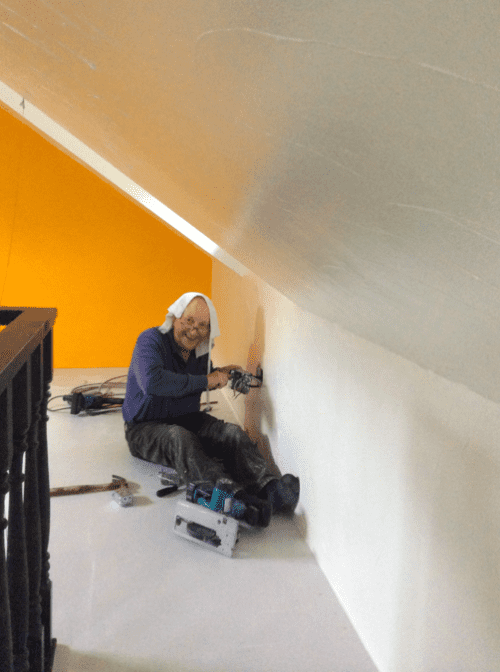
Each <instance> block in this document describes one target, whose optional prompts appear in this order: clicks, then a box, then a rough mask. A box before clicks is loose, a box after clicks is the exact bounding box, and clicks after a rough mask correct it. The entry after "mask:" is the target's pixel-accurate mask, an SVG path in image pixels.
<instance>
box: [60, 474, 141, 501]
mask: <svg viewBox="0 0 500 672" xmlns="http://www.w3.org/2000/svg"><path fill="white" fill-rule="evenodd" d="M112 479H113V480H112V481H111V483H105V484H103V485H68V486H65V487H62V488H51V489H50V496H51V497H60V496H62V495H84V494H86V493H88V492H105V491H106V490H115V491H116V492H113V499H115V500H116V501H118V503H119V504H120V505H121V506H130V505H131V504H132V502H133V497H132V492H131V490H130V486H129V484H128V482H127V480H126V479H125V478H123V477H122V476H114V475H113V476H112Z"/></svg>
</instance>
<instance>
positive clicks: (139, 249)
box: [0, 108, 212, 368]
mask: <svg viewBox="0 0 500 672" xmlns="http://www.w3.org/2000/svg"><path fill="white" fill-rule="evenodd" d="M211 281H212V260H211V258H210V257H209V255H207V254H206V253H205V252H202V251H200V250H199V249H198V248H197V247H195V246H194V245H193V244H192V243H190V242H189V241H187V240H186V239H184V238H183V237H181V236H180V235H179V234H177V233H176V232H175V231H174V230H172V229H170V228H168V227H167V226H165V225H164V224H163V223H162V222H160V221H159V220H157V219H156V218H155V217H153V216H152V215H150V214H149V213H147V212H146V211H145V210H143V209H142V208H141V207H140V206H138V205H136V204H134V203H133V202H132V201H130V200H129V199H128V198H127V197H126V196H123V195H122V194H121V193H119V192H118V191H117V190H116V189H114V188H113V187H111V186H110V185H109V184H108V183H106V182H105V181H103V180H102V179H100V178H99V177H97V176H96V175H95V174H94V173H93V172H91V171H90V170H88V169H86V168H85V167H83V166H82V165H81V164H80V163H78V162H77V161H76V160H74V159H72V158H70V157H69V156H68V155H66V154H65V153H64V152H63V151H61V150H60V149H58V148H57V147H55V146H54V145H52V144H51V143H49V142H48V141H47V140H46V139H44V138H43V137H41V136H40V135H38V134H37V133H36V132H35V131H33V130H32V129H31V128H30V127H29V126H28V125H27V124H25V123H24V122H23V121H21V120H20V119H18V118H16V117H15V116H14V115H12V114H10V113H9V112H7V111H6V110H4V109H2V108H0V305H2V306H41V307H44V306H47V307H56V308H57V309H58V318H57V321H56V326H55V331H54V366H55V367H56V368H80V367H82V368H83V367H122V366H128V365H129V363H130V357H131V354H132V349H133V346H134V343H135V340H136V338H137V336H138V334H139V333H140V332H141V331H143V330H144V329H146V328H148V327H152V326H156V325H159V324H161V323H162V322H163V320H164V317H165V314H166V312H167V308H168V306H169V305H170V304H171V303H172V302H173V301H174V300H175V299H176V298H177V297H178V296H180V295H181V294H182V293H184V292H187V291H199V292H202V293H204V294H206V295H207V296H211Z"/></svg>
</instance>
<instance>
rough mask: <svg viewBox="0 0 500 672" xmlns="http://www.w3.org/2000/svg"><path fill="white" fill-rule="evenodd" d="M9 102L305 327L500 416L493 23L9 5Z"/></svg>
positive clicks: (497, 94)
mask: <svg viewBox="0 0 500 672" xmlns="http://www.w3.org/2000/svg"><path fill="white" fill-rule="evenodd" d="M0 80H1V81H2V82H4V83H5V84H7V85H8V86H9V87H11V88H12V89H14V90H15V91H16V92H17V93H19V94H20V95H21V96H24V97H25V99H26V100H28V101H29V102H30V103H32V104H33V105H35V106H36V107H37V108H39V109H40V110H42V111H43V112H45V113H46V114H47V115H48V116H49V117H51V118H52V119H54V120H55V121H56V122H58V123H59V124H61V125H62V126H63V127H64V128H66V129H67V130H68V131H69V132H70V133H72V134H73V135H74V136H76V137H77V138H79V139H80V140H81V141H82V142H84V143H85V144H87V145H88V146H89V147H90V148H92V149H93V150H95V151H96V152H97V153H98V154H100V155H101V156H102V157H103V158H105V159H106V160H107V161H109V162H110V163H111V164H112V165H114V166H115V167H116V168H118V169H119V170H121V171H123V173H125V174H126V175H127V176H128V177H130V179H132V180H134V181H135V182H136V183H137V184H139V185H140V186H141V187H143V188H144V189H145V190H147V191H148V192H150V193H151V194H152V195H153V196H154V197H156V198H157V199H159V200H160V201H161V202H162V203H165V204H166V205H167V206H168V207H169V208H171V209H172V210H174V211H175V212H177V213H178V214H179V215H181V216H182V217H183V218H185V219H186V220H187V221H188V222H190V223H191V224H192V225H194V226H195V227H196V228H198V229H199V230H200V231H202V232H203V233H204V234H206V235H207V236H208V237H209V238H210V239H211V240H213V241H215V242H216V243H217V244H218V245H219V246H220V247H221V248H223V249H225V250H227V251H228V252H229V254H231V255H233V257H235V258H236V259H238V260H239V261H240V262H242V263H243V264H244V265H245V266H246V267H247V268H249V269H251V270H252V271H254V272H255V273H257V274H258V275H259V276H261V277H262V278H263V279H264V280H266V281H267V282H268V283H269V284H271V285H272V286H274V287H275V288H276V289H278V290H279V291H280V292H282V293H283V294H284V295H285V296H287V297H289V298H290V299H292V300H293V301H294V302H295V303H297V304H298V305H299V306H301V307H306V308H308V309H309V310H310V311H312V312H313V313H316V314H317V315H320V316H322V317H324V318H326V319H328V320H331V321H333V322H335V323H338V324H340V325H342V326H343V327H345V328H347V329H349V330H350V331H352V332H353V333H355V334H358V335H360V336H362V337H364V338H367V339H369V340H371V341H374V342H376V343H378V344H380V345H382V346H384V347H386V348H388V349H390V350H391V351H393V352H396V353H398V354H401V355H402V356H404V357H406V358H408V359H411V360H413V361H415V362H417V363H418V364H420V365H422V366H423V367H424V368H429V369H432V370H434V371H436V372H437V373H440V374H442V375H444V376H447V377H448V378H450V379H451V380H453V381H457V382H460V383H463V384H465V385H467V386H468V387H470V388H471V389H473V390H475V391H477V392H479V393H481V394H483V395H485V396H487V397H489V398H491V399H493V400H495V401H499V400H500V384H499V382H498V381H499V380H500V375H499V374H500V357H499V355H498V346H497V340H498V334H499V332H500V310H499V307H500V292H499V288H500V254H499V252H500V247H499V243H500V222H499V214H498V213H499V205H500V170H499V148H500V147H499V145H500V131H499V119H500V6H499V5H498V3H497V2H489V1H487V0H478V2H474V3H471V2H469V1H467V0H434V1H430V0H400V1H394V2H383V1H382V2H381V1H380V0H359V1H357V2H353V1H352V0H317V1H316V2H311V1H310V0H290V1H289V2H283V1H280V2H276V1H273V0H267V1H265V2H264V1H262V2H260V1H255V0H254V1H252V0H250V1H248V2H234V1H231V0H228V1H225V2H220V1H216V0H212V1H210V0H207V1H206V2H203V1H196V0H183V1H182V2H180V1H179V0H171V1H168V2H165V1H163V2H158V1H152V2H145V1H141V0H140V1H138V0H122V2H120V3H118V2H109V1H107V0H80V1H77V0H33V2H29V3H28V2H24V1H21V0H2V1H1V2H0Z"/></svg>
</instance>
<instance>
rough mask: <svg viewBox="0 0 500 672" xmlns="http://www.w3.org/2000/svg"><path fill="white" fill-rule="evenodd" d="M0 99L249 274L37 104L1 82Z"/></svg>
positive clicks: (166, 219) (181, 230)
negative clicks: (36, 105)
mask: <svg viewBox="0 0 500 672" xmlns="http://www.w3.org/2000/svg"><path fill="white" fill-rule="evenodd" d="M0 101H2V102H3V103H5V105H7V106H8V107H10V108H11V109H12V110H13V111H14V112H16V113H18V114H21V115H22V116H23V118H24V119H25V120H26V121H28V122H29V123H30V124H32V125H33V126H34V127H35V128H37V129H38V130H40V131H41V132H42V133H44V134H45V135H47V136H48V137H49V138H52V139H53V140H54V141H55V142H57V143H58V144H59V145H61V146H62V147H64V148H65V149H66V150H68V152H69V153H70V154H72V155H73V156H75V157H77V158H78V159H80V160H81V161H83V163H85V164H86V165H87V166H89V167H90V168H92V169H93V170H94V171H95V172H96V173H97V174H98V175H101V176H102V177H103V178H104V179H105V180H107V181H108V182H110V183H111V184H113V185H115V186H116V187H118V189H120V190H121V191H124V192H125V193H127V194H128V195H129V196H130V197H131V198H132V199H133V200H134V201H137V203H140V204H141V205H142V206H144V207H145V208H146V209H147V210H149V211H150V212H151V213H153V214H154V215H156V216H157V217H158V218H159V219H160V220H161V221H163V222H164V223H165V224H167V225H168V226H171V227H172V228H174V229H175V230H176V231H178V232H179V233H180V234H182V235H183V236H184V237H185V238H187V239H188V240H190V241H191V242H192V243H194V244H195V245H196V246H197V247H200V248H201V249H202V250H204V251H205V252H207V253H208V254H209V255H210V256H211V257H214V259H217V260H218V261H220V262H221V263H223V264H224V265H225V266H227V267H228V268H230V269H231V270H233V271H234V272H235V273H237V274H238V275H241V276H243V275H247V274H248V273H249V271H248V269H247V268H246V267H245V266H243V264H241V263H240V262H239V261H238V260H237V259H235V258H234V257H232V256H231V255H230V254H228V253H227V252H226V251H225V250H223V249H222V248H220V247H219V246H218V245H217V244H216V243H214V242H213V241H212V240H210V238H207V236H205V234H203V233H201V231H198V229H196V228H195V227H194V226H193V225H192V224H189V222H186V220H185V219H183V218H182V217H180V216H179V215H178V214H177V213H175V212H174V211H173V210H171V209H170V208H169V207H168V206H166V205H165V204H164V203H162V202H161V201H159V200H158V199H157V198H155V197H154V196H153V195H152V194H150V193H149V192H147V191H146V190H145V189H143V188H142V187H141V186H139V185H138V184H137V183H136V182H133V181H132V180H131V179H130V178H129V177H127V176H126V175H124V173H122V172H121V171H119V170H118V169H117V168H115V167H114V166H112V165H111V164H110V163H109V162H108V161H106V160H105V159H103V158H102V156H99V154H97V153H96V152H94V150H92V149H90V147H87V145H85V144H84V143H83V142H81V141H80V140H78V138H75V136H74V135H72V134H71V133H70V132H69V131H67V130H66V129H64V128H63V127H62V126H60V125H59V124H58V123H57V122H55V121H54V120H53V119H51V118H50V117H48V116H47V115H46V114H44V113H43V112H42V111H41V110H39V109H38V108H37V107H35V106H34V105H32V104H31V103H29V102H28V101H27V100H25V99H24V98H23V97H22V96H21V95H19V94H18V93H16V92H15V91H13V90H12V89H11V88H10V87H9V86H7V85H6V84H4V83H3V82H0Z"/></svg>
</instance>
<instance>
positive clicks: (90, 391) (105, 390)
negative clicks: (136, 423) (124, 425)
mask: <svg viewBox="0 0 500 672" xmlns="http://www.w3.org/2000/svg"><path fill="white" fill-rule="evenodd" d="M126 377H127V374H124V375H123V376H115V377H114V378H108V380H105V381H104V382H102V383H91V384H87V385H80V386H78V387H74V388H73V389H72V390H71V393H70V395H63V394H59V395H57V396H56V397H50V399H49V404H50V402H52V401H54V399H61V398H65V397H66V398H67V397H68V396H71V397H73V395H78V394H80V395H85V396H86V397H92V396H96V397H100V398H102V399H104V400H109V402H108V401H106V409H105V410H101V409H94V408H86V409H83V410H84V411H85V413H87V414H88V415H99V414H100V413H108V412H111V411H118V410H119V409H120V408H121V407H122V404H123V399H120V400H118V398H117V403H116V404H112V403H111V402H112V400H113V399H114V398H116V397H115V395H114V393H113V392H112V391H110V390H114V389H121V390H122V392H125V387H126V384H127V383H126V381H123V382H119V383H116V382H112V381H115V380H117V379H118V378H126ZM47 410H48V411H64V410H72V406H71V405H70V406H60V407H59V408H49V406H48V405H47Z"/></svg>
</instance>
